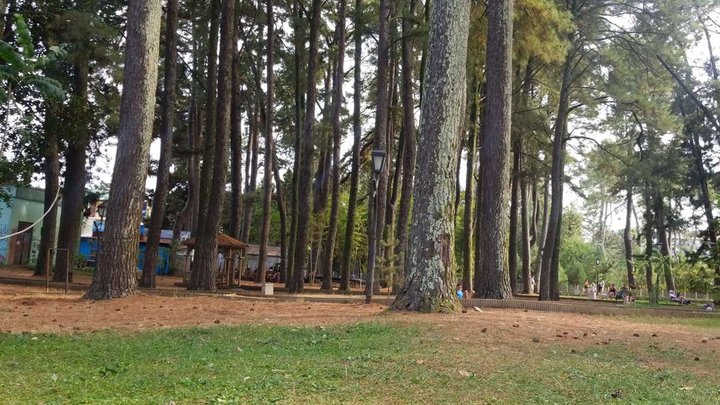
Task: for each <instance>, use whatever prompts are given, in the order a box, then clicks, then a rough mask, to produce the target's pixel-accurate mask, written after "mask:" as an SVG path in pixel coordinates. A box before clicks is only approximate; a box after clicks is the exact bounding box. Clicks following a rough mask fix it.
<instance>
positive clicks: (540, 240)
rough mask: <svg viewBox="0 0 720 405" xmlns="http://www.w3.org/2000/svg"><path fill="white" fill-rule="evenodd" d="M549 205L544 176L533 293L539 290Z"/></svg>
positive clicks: (548, 184)
mask: <svg viewBox="0 0 720 405" xmlns="http://www.w3.org/2000/svg"><path fill="white" fill-rule="evenodd" d="M549 206H550V178H549V177H545V180H544V181H543V213H542V228H541V229H540V233H539V234H538V243H537V246H538V254H537V259H536V261H535V291H534V292H535V293H539V292H540V283H541V282H542V277H543V272H542V262H543V255H544V251H545V240H546V238H547V231H548V219H549V218H548V217H549V216H548V207H549Z"/></svg>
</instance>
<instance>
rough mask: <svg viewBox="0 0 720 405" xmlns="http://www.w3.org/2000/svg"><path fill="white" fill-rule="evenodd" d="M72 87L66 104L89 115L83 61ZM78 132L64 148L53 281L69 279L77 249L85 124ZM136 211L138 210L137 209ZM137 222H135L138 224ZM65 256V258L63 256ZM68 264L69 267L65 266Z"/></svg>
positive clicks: (86, 134) (84, 177) (86, 141)
mask: <svg viewBox="0 0 720 405" xmlns="http://www.w3.org/2000/svg"><path fill="white" fill-rule="evenodd" d="M73 71H74V72H73V75H74V77H73V81H74V83H73V86H72V95H71V101H70V104H71V105H73V106H77V107H72V108H73V111H72V113H75V114H78V113H80V114H89V113H90V112H89V111H87V110H88V109H89V108H90V107H89V105H88V98H87V97H88V94H87V90H88V77H89V68H88V64H87V60H84V61H78V62H76V64H75V66H74V68H73ZM79 131H80V132H79V133H76V134H73V136H72V137H71V138H70V139H69V140H68V146H67V149H66V150H65V184H64V187H63V191H62V193H63V194H62V211H61V212H60V230H59V234H58V244H57V245H58V246H57V247H58V249H64V250H62V252H63V253H62V254H61V255H58V256H59V257H60V258H61V260H57V262H56V265H55V273H54V274H53V280H54V281H64V280H65V274H66V273H68V274H70V280H69V281H72V273H70V272H71V271H72V267H73V257H74V255H75V252H77V250H78V241H79V239H80V225H81V216H82V212H83V208H84V207H83V199H84V197H85V183H86V180H87V170H86V168H85V162H86V158H85V153H86V151H87V148H88V145H89V144H90V133H89V129H88V128H87V126H85V125H82V127H81V128H80V129H79ZM138 212H139V211H138ZM138 224H139V223H138ZM68 256H69V259H67V260H66V258H68ZM68 266H70V268H68Z"/></svg>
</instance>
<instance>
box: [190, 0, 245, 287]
mask: <svg viewBox="0 0 720 405" xmlns="http://www.w3.org/2000/svg"><path fill="white" fill-rule="evenodd" d="M220 32H221V34H220V63H219V66H218V98H217V106H218V108H217V121H216V134H215V158H214V159H213V161H214V167H213V171H212V181H211V183H210V184H211V187H210V195H211V196H212V199H210V203H209V205H208V208H207V216H206V220H205V222H203V223H202V224H201V225H200V226H201V229H202V232H198V236H197V239H196V241H197V243H196V245H195V257H194V259H193V263H192V266H191V269H192V274H191V276H190V285H189V286H188V289H190V290H214V289H215V274H216V271H215V269H216V268H217V235H218V232H219V231H220V216H221V213H222V205H223V200H224V199H225V151H226V149H227V139H228V137H229V135H230V116H231V111H230V110H231V103H232V89H231V84H232V57H233V54H232V49H233V45H232V43H233V41H234V40H235V0H223V11H222V22H221V24H220ZM228 259H229V258H228Z"/></svg>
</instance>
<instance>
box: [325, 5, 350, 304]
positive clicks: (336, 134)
mask: <svg viewBox="0 0 720 405" xmlns="http://www.w3.org/2000/svg"><path fill="white" fill-rule="evenodd" d="M345 4H346V2H345V0H340V1H339V3H338V12H337V13H338V14H337V25H336V27H335V38H336V42H337V47H338V49H337V55H338V56H337V61H336V66H335V77H334V78H333V97H332V100H333V105H332V135H333V156H332V158H333V162H332V202H331V205H330V225H329V228H328V236H327V240H326V242H325V253H324V256H323V258H324V261H323V264H322V265H321V268H322V269H323V284H322V289H323V290H326V291H332V263H333V256H334V249H335V239H336V237H337V226H338V211H339V210H340V164H341V162H340V144H341V142H342V137H341V133H340V130H341V128H340V115H341V113H342V105H343V93H342V85H343V78H344V77H345Z"/></svg>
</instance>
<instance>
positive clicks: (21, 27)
mask: <svg viewBox="0 0 720 405" xmlns="http://www.w3.org/2000/svg"><path fill="white" fill-rule="evenodd" d="M15 27H16V28H15V32H16V33H17V38H16V39H17V43H18V45H19V46H20V47H22V49H23V54H24V55H25V57H26V58H31V57H32V56H33V54H34V53H35V47H33V41H32V36H31V35H30V29H29V28H28V26H27V24H25V19H24V18H23V17H22V15H20V14H15Z"/></svg>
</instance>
